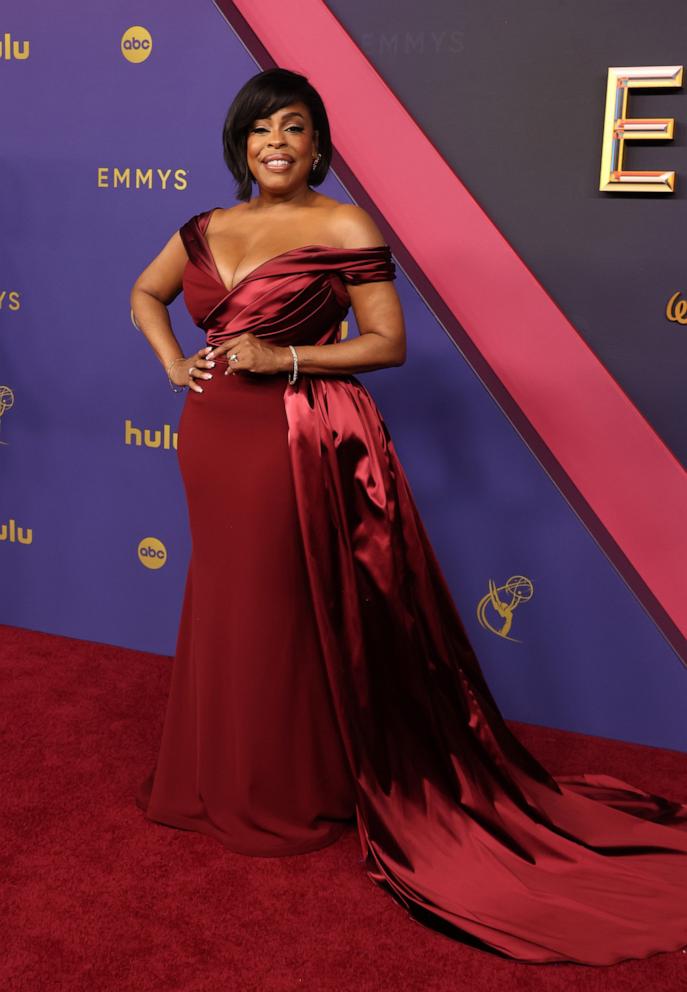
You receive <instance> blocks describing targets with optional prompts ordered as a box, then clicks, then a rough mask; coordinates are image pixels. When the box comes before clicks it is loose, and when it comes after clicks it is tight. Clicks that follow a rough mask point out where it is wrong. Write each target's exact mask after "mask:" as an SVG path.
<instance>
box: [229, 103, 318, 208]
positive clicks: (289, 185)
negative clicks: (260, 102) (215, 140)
mask: <svg viewBox="0 0 687 992" xmlns="http://www.w3.org/2000/svg"><path fill="white" fill-rule="evenodd" d="M246 155H247V158H248V168H249V169H250V171H251V172H252V174H253V176H254V177H255V179H256V181H257V183H258V185H259V186H261V187H262V186H264V187H265V188H266V189H268V190H270V191H271V192H275V193H281V192H290V191H292V190H295V189H297V188H298V187H299V186H303V185H307V183H308V181H309V179H310V174H311V170H312V165H313V161H314V160H315V156H316V155H317V133H316V132H314V131H313V126H312V120H311V117H310V111H309V110H308V107H307V105H306V104H305V103H301V102H300V101H299V102H298V103H290V104H289V105H288V106H286V107H282V108H281V109H280V110H275V112H274V113H273V114H272V116H271V117H260V118H258V119H256V120H255V121H253V124H252V125H251V127H250V128H249V129H248V138H247V141H246ZM280 159H281V161H279V160H280ZM269 160H272V161H273V164H270V163H269ZM275 160H276V161H275Z"/></svg>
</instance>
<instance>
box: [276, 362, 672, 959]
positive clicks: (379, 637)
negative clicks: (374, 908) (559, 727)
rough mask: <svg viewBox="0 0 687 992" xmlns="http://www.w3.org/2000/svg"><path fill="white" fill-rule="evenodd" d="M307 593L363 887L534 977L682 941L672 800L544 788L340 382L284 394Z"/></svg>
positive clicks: (371, 411)
mask: <svg viewBox="0 0 687 992" xmlns="http://www.w3.org/2000/svg"><path fill="white" fill-rule="evenodd" d="M285 404H286V412H287V419H288V424H289V451H290V456H291V465H292V470H293V475H294V482H295V489H296V494H297V501H298V510H299V518H300V524H301V530H302V534H303V539H304V543H305V552H306V560H307V565H308V572H309V579H310V587H311V592H312V596H313V601H314V604H315V612H316V616H317V622H318V626H319V631H320V637H321V641H322V644H323V646H324V654H325V659H326V664H327V671H328V675H329V679H330V684H331V688H332V693H333V697H334V700H335V706H336V712H337V717H338V720H339V723H340V726H341V729H342V734H343V736H344V739H345V744H346V749H347V754H348V758H349V761H350V763H351V767H352V768H353V770H354V774H355V779H356V787H357V812H358V831H359V837H360V842H361V846H362V850H363V855H364V857H365V861H366V868H367V871H368V874H369V876H370V877H371V878H372V879H373V880H374V881H376V882H378V883H379V884H380V885H382V886H383V887H384V888H385V889H387V891H389V892H390V893H391V895H392V896H393V897H394V898H395V899H396V900H397V901H398V902H399V903H400V904H401V905H403V906H404V907H405V908H406V909H407V911H408V912H409V914H410V915H411V916H413V917H414V918H416V919H417V920H418V921H419V922H421V923H423V924H424V925H426V926H430V927H432V928H434V929H439V930H442V931H444V932H449V933H453V934H455V935H462V934H469V935H471V936H472V937H473V938H476V939H477V940H478V941H481V942H483V943H484V944H485V945H486V946H488V947H490V948H493V949H495V950H496V951H498V952H501V953H503V954H505V955H507V956H509V957H515V958H519V959H520V960H523V961H529V962H551V961H576V962H580V963H585V964H612V963H614V962H616V961H620V960H623V959H625V958H632V957H645V956H647V955H649V954H652V953H654V952H656V951H660V950H667V949H677V948H679V947H682V946H683V945H685V944H686V943H687V805H683V804H680V803H677V802H671V801H669V800H667V799H664V798H663V797H660V796H653V795H650V794H648V793H645V792H643V791H641V790H640V789H637V788H635V787H633V786H632V785H630V784H628V783H626V782H622V781H620V780H618V779H616V778H613V777H611V776H608V775H581V776H558V777H557V778H554V777H553V776H552V775H550V774H549V773H548V772H547V771H546V769H545V768H543V767H542V766H541V765H540V764H539V763H538V762H537V761H536V760H535V758H534V757H533V755H531V754H530V753H529V752H528V751H527V750H526V749H525V748H524V747H523V746H522V745H521V744H520V743H519V741H518V740H517V738H516V737H515V736H514V735H513V733H512V732H511V731H510V730H509V729H508V727H507V725H506V724H505V722H504V720H503V718H502V716H501V714H500V711H499V709H498V707H497V705H496V702H495V700H494V699H493V697H492V694H491V692H490V690H489V688H488V686H487V683H486V681H485V679H484V677H483V674H482V671H481V669H480V666H479V663H478V660H477V658H476V656H475V653H474V650H473V648H472V647H471V645H470V643H469V641H468V637H467V634H466V632H465V629H464V626H463V624H462V621H461V620H460V617H459V615H458V613H457V610H456V607H455V605H454V602H453V599H452V597H451V594H450V591H449V589H448V587H447V584H446V581H445V579H444V577H443V575H442V572H441V569H440V567H439V564H438V562H437V560H436V557H435V554H434V552H433V550H432V546H431V544H430V541H429V539H428V537H427V534H426V532H425V529H424V527H423V524H422V521H421V519H420V516H419V514H418V511H417V508H416V506H415V503H414V501H413V498H412V494H411V491H410V488H409V485H408V481H407V478H406V476H405V473H404V471H403V468H402V466H401V463H400V461H399V459H398V457H397V454H396V451H395V449H394V445H393V442H392V440H391V438H390V436H389V432H388V430H387V428H386V425H385V424H384V421H383V419H382V417H381V415H380V413H379V410H378V409H377V407H376V405H375V403H374V401H373V399H372V397H371V396H370V394H369V393H368V392H367V390H366V389H365V388H364V387H363V385H362V384H361V383H360V382H359V381H358V380H357V379H356V378H355V377H353V376H351V377H344V378H329V379H328V378H326V377H321V378H317V377H307V378H305V379H304V380H302V381H301V382H300V383H298V382H297V383H296V386H295V387H291V386H289V387H287V389H286V392H285Z"/></svg>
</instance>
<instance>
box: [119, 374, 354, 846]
mask: <svg viewBox="0 0 687 992" xmlns="http://www.w3.org/2000/svg"><path fill="white" fill-rule="evenodd" d="M226 367H227V362H226V359H223V358H222V357H220V358H218V360H217V364H216V366H215V369H214V370H213V371H214V375H213V378H212V379H207V380H205V381H204V383H203V384H202V385H203V393H202V394H198V393H195V392H193V391H189V392H188V394H187V396H186V404H185V407H184V410H183V413H182V416H181V419H180V423H179V431H178V459H179V465H180V469H181V473H182V479H183V483H184V487H185V490H186V498H187V504H188V509H189V518H190V528H191V539H192V543H193V561H194V562H196V564H198V563H202V568H201V567H197V568H196V569H194V568H193V563H192V565H191V568H190V569H189V573H188V577H187V581H186V589H185V593H184V601H183V606H182V614H181V622H180V626H179V635H178V643H177V650H176V659H175V664H174V666H173V672H172V683H171V690H170V696H169V701H168V707H167V714H166V719H165V724H164V729H163V736H162V744H161V747H160V753H159V757H158V764H157V773H156V774H155V775H154V776H153V774H152V773H151V775H150V776H149V777H148V778H147V779H146V781H145V782H144V783H143V785H142V787H141V789H140V790H139V794H138V797H137V803H138V805H139V806H140V807H141V808H143V809H146V810H147V815H148V816H149V817H150V818H151V819H153V820H159V821H160V822H162V823H166V824H169V825H171V826H175V827H180V828H184V829H189V830H197V831H201V832H203V833H207V834H211V835H213V836H214V837H216V838H217V839H218V840H220V841H221V842H223V843H224V844H225V845H226V846H227V847H229V848H231V849H232V850H233V851H236V852H238V853H241V854H249V855H257V856H263V857H269V856H274V855H288V854H300V853H304V852H306V851H310V850H314V849H316V848H319V847H322V846H324V845H325V844H328V843H330V842H332V841H334V840H336V839H337V838H338V837H339V836H340V835H341V834H342V833H343V832H344V830H346V828H347V827H348V828H350V826H351V825H352V824H353V823H354V817H355V791H354V783H353V780H352V776H351V772H350V770H349V766H348V763H347V760H346V754H345V751H344V747H343V743H342V740H341V735H340V732H339V729H338V724H337V722H336V718H335V714H334V708H333V703H332V698H331V692H330V689H329V684H328V681H327V678H326V671H325V667H324V661H323V659H322V654H321V649H320V646H319V641H318V637H317V630H316V626H315V619H314V616H313V606H312V598H311V597H310V595H309V593H308V580H307V575H306V566H305V561H304V556H303V548H302V544H301V542H299V541H298V539H297V534H298V529H299V523H298V514H297V510H296V504H295V498H294V491H293V482H292V478H291V465H290V461H289V454H288V446H287V423H286V414H285V410H284V398H283V394H284V378H283V376H264V375H253V374H250V373H242V374H240V375H229V376H225V375H224V374H223V373H224V370H225V369H226ZM190 700H195V705H194V706H191V705H189V701H190ZM153 782H154V785H153Z"/></svg>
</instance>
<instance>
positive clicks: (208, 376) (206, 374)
mask: <svg viewBox="0 0 687 992" xmlns="http://www.w3.org/2000/svg"><path fill="white" fill-rule="evenodd" d="M203 378H204V379H212V376H211V375H210V373H209V372H206V373H205V375H204V376H203Z"/></svg>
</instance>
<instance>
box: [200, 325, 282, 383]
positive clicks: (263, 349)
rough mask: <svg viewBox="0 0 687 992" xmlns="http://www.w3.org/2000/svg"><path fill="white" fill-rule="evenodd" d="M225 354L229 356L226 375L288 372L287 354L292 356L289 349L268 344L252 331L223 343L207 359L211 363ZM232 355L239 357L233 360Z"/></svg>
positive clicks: (209, 353)
mask: <svg viewBox="0 0 687 992" xmlns="http://www.w3.org/2000/svg"><path fill="white" fill-rule="evenodd" d="M224 354H226V355H227V359H228V364H227V370H226V372H225V373H224V374H225V375H230V374H231V373H234V372H257V373H262V374H263V375H274V374H275V373H277V372H286V371H287V368H288V365H287V363H286V361H285V359H286V354H289V356H290V352H289V350H288V348H282V347H279V346H278V345H275V344H267V342H265V341H261V340H260V339H259V338H256V337H255V335H254V334H251V333H250V331H244V333H243V334H238V335H237V336H236V337H233V338H228V339H227V340H226V341H222V343H221V344H218V345H217V347H216V348H213V349H212V351H210V352H208V354H207V355H206V356H205V358H206V359H208V360H210V361H211V360H212V359H214V358H217V356H218V355H224ZM230 355H236V356H237V357H236V359H235V360H232V359H230V358H229V356H230ZM289 360H290V359H289Z"/></svg>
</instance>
